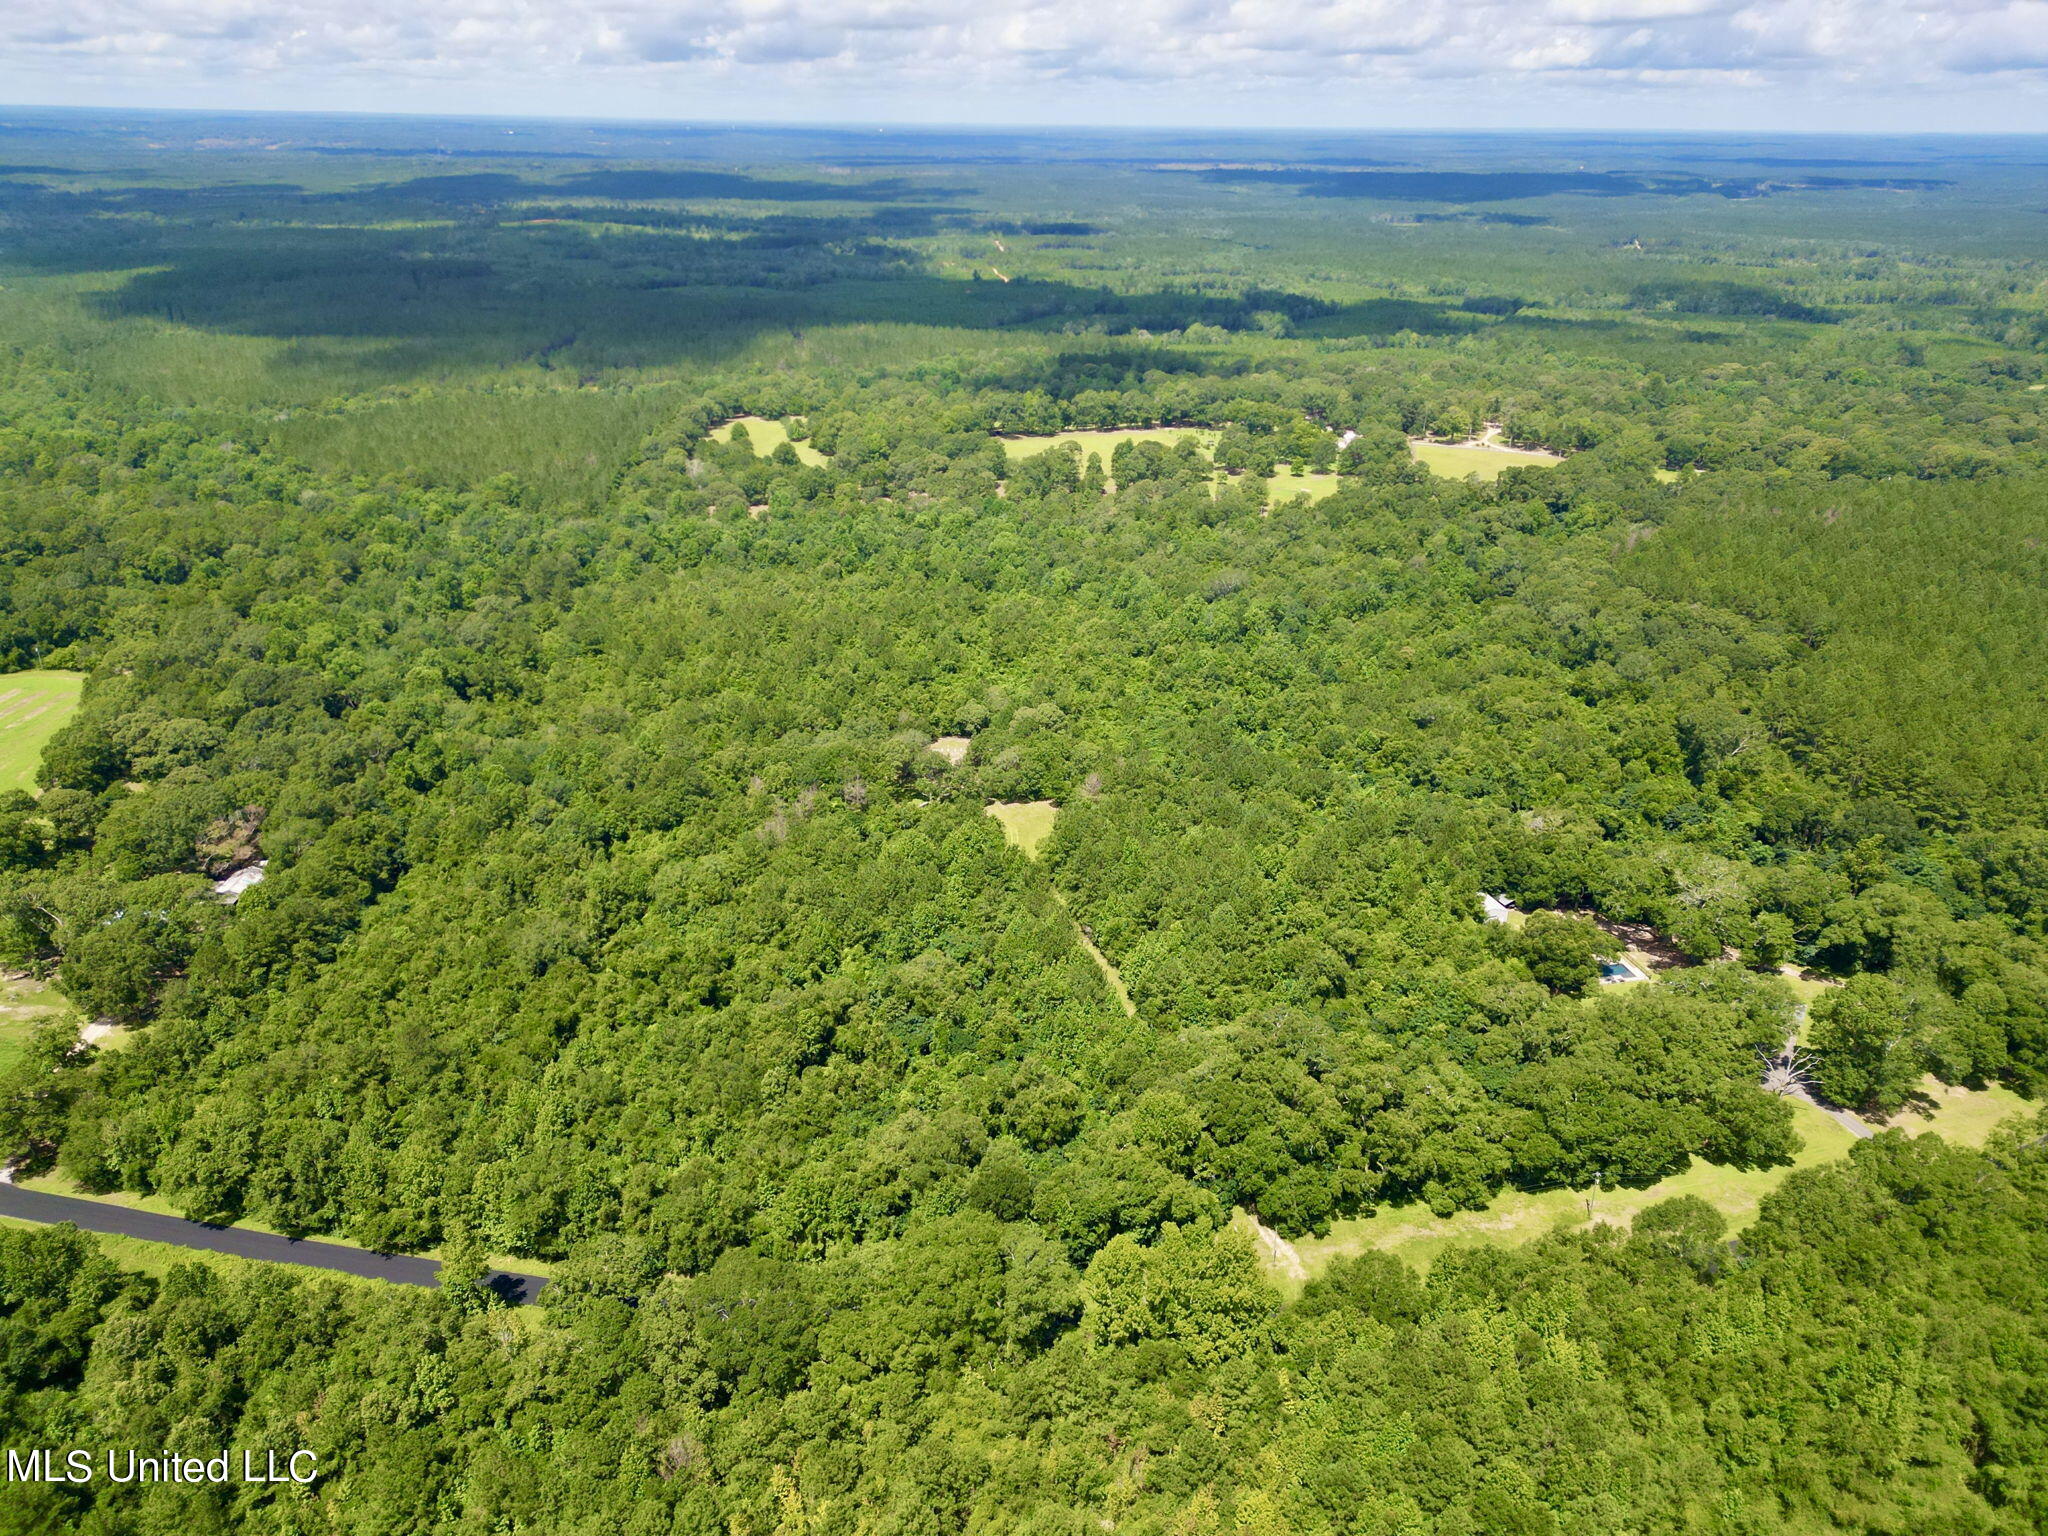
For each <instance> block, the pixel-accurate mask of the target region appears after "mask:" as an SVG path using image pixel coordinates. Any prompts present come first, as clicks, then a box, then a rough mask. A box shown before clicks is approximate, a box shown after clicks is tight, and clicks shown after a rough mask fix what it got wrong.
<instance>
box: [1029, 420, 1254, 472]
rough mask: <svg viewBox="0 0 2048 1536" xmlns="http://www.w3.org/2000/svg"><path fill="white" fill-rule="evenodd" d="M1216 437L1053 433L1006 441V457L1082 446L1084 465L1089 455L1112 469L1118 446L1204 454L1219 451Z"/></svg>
mask: <svg viewBox="0 0 2048 1536" xmlns="http://www.w3.org/2000/svg"><path fill="white" fill-rule="evenodd" d="M1216 438H1217V434H1216V433H1214V432H1212V431H1210V430H1209V429H1208V428H1207V427H1134V428H1132V429H1131V430H1130V431H1128V432H1054V433H1050V434H1047V435H1043V436H1039V437H1003V438H1000V439H998V441H1000V442H1001V443H1002V445H1003V453H1004V455H1005V457H1007V458H1009V459H1010V460H1011V461H1012V462H1013V463H1014V462H1015V461H1016V460H1018V459H1029V458H1033V457H1035V456H1036V455H1038V454H1041V453H1044V452H1045V451H1046V450H1047V449H1049V448H1057V447H1058V446H1059V445H1060V444H1062V443H1079V444H1080V445H1081V461H1082V462H1083V463H1086V462H1087V460H1088V455H1089V454H1091V453H1099V454H1101V455H1102V467H1103V469H1104V470H1105V471H1107V470H1108V468H1109V461H1110V457H1111V455H1113V454H1114V453H1115V452H1116V445H1117V444H1118V443H1130V442H1138V443H1166V444H1169V445H1171V444H1174V443H1185V442H1193V443H1194V445H1195V446H1196V447H1197V448H1199V449H1201V450H1202V452H1203V453H1205V454H1207V453H1214V452H1215V451H1216Z"/></svg>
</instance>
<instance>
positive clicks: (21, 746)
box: [0, 672, 85, 794]
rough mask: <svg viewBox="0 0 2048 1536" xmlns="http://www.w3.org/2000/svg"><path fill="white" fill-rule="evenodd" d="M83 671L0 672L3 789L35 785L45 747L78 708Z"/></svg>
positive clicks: (31, 788)
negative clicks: (37, 768)
mask: <svg viewBox="0 0 2048 1536" xmlns="http://www.w3.org/2000/svg"><path fill="white" fill-rule="evenodd" d="M84 686H85V674H84V673H83V672H10V673H7V674H6V675H5V676H0V790H6V789H25V790H27V791H29V792H30V793H31V794H33V793H34V792H35V787H36V765H37V764H38V763H40V762H41V761H42V758H43V747H44V745H45V743H47V742H48V741H49V739H50V738H51V737H52V736H54V735H55V734H56V733H57V727H58V726H60V725H62V724H64V722H65V721H67V720H69V719H70V718H71V717H72V716H73V715H74V714H76V713H77V712H78V695H79V691H80V690H81V689H83V688H84Z"/></svg>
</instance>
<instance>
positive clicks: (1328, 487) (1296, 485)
mask: <svg viewBox="0 0 2048 1536" xmlns="http://www.w3.org/2000/svg"><path fill="white" fill-rule="evenodd" d="M1342 483H1343V482H1342V481H1341V480H1339V479H1338V478H1337V476H1335V475H1333V474H1316V473H1314V472H1313V471H1310V472H1306V473H1304V472H1301V471H1298V470H1294V469H1291V468H1288V467H1286V466H1282V467H1281V468H1280V469H1278V470H1276V471H1275V472H1274V474H1273V478H1272V479H1271V480H1269V481H1267V482H1266V500H1267V501H1268V502H1270V503H1271V504H1273V505H1274V506H1278V505H1279V504H1280V503H1281V502H1283V501H1291V500H1293V499H1294V498H1295V497H1296V496H1306V497H1307V498H1308V499H1309V500H1310V501H1321V500H1322V499H1323V498H1324V497H1325V496H1334V495H1335V494H1336V493H1337V487H1338V486H1339V485H1341V484H1342Z"/></svg>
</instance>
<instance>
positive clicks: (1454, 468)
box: [1408, 438, 1564, 480]
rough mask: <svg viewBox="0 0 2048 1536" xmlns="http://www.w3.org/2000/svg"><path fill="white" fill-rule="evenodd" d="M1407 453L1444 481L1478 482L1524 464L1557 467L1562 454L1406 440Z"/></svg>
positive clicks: (1524, 449) (1493, 477)
mask: <svg viewBox="0 0 2048 1536" xmlns="http://www.w3.org/2000/svg"><path fill="white" fill-rule="evenodd" d="M1408 452H1409V453H1410V454H1411V455H1412V456H1413V457H1414V459H1415V462H1416V463H1418V464H1420V465H1421V466H1422V467H1423V468H1424V469H1426V470H1428V471H1429V472H1430V473H1431V474H1433V475H1441V476H1442V477H1443V478H1444V479H1446V480H1464V479H1468V478H1470V477H1471V476H1473V475H1477V476H1478V477H1479V478H1480V479H1481V480H1498V479H1499V478H1500V473H1501V471H1502V470H1504V469H1518V468H1522V467H1524V466H1528V465H1536V466H1542V465H1546V464H1561V463H1563V462H1564V460H1563V457H1562V455H1560V454H1555V453H1544V452H1541V451H1540V450H1536V449H1529V448H1495V447H1492V446H1486V447H1478V446H1474V445H1472V444H1468V443H1432V442H1427V441H1425V440H1423V439H1421V438H1410V439H1409V440H1408Z"/></svg>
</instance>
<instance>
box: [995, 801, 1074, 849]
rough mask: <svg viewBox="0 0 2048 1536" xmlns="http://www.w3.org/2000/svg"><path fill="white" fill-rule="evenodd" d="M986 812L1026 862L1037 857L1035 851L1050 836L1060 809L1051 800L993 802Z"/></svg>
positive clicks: (1043, 844)
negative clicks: (1021, 853) (1020, 851)
mask: <svg viewBox="0 0 2048 1536" xmlns="http://www.w3.org/2000/svg"><path fill="white" fill-rule="evenodd" d="M987 809H988V814H989V815H991V816H993V817H995V819H996V821H997V823H998V824H999V825H1000V826H1001V827H1002V829H1003V836H1004V837H1006V838H1008V839H1009V840H1010V842H1011V843H1012V844H1014V845H1015V846H1016V847H1017V848H1019V849H1021V850H1022V851H1023V854H1024V857H1025V858H1027V859H1035V858H1037V857H1038V850H1039V849H1040V848H1042V847H1044V846H1045V840H1046V839H1047V838H1048V837H1051V836H1052V824H1053V822H1054V821H1056V820H1057V819H1058V818H1059V814H1060V808H1059V807H1058V806H1057V805H1054V804H1053V803H1052V802H1051V801H1050V800H992V801H990V802H989V805H988V807H987Z"/></svg>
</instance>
